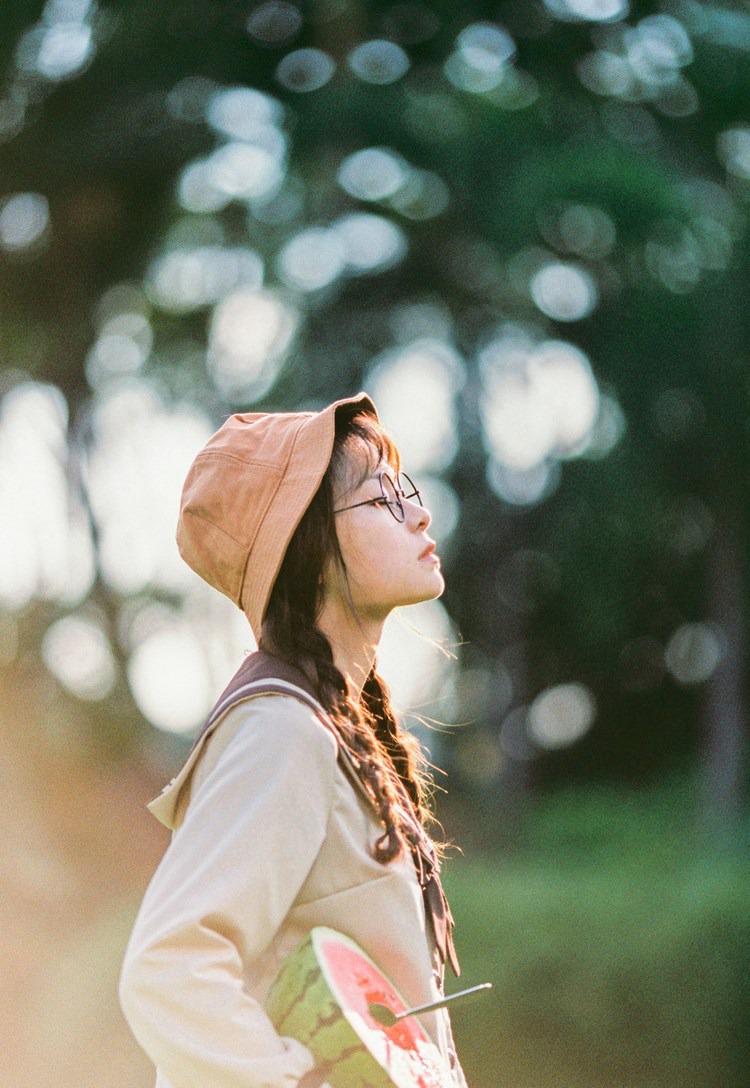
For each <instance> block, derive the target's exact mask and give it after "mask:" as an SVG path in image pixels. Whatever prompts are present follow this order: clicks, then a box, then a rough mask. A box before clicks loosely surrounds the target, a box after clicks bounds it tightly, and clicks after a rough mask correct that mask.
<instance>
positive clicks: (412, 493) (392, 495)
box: [380, 472, 422, 521]
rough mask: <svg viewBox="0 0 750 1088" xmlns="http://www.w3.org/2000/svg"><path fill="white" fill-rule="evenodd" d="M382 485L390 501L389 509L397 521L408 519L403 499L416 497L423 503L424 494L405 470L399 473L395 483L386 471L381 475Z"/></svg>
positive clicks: (384, 493)
mask: <svg viewBox="0 0 750 1088" xmlns="http://www.w3.org/2000/svg"><path fill="white" fill-rule="evenodd" d="M380 486H381V487H382V489H383V496H384V498H385V500H386V502H387V503H388V509H389V510H390V512H391V513H392V514H393V516H394V518H395V519H396V521H404V520H405V519H406V514H405V513H404V504H403V501H402V500H403V499H416V501H417V502H418V503H419V505H420V506H421V505H422V496H421V495H420V494H419V491H418V490H417V488H416V487H415V486H414V483H413V481H412V480H411V479H410V478H409V477H408V476H407V475H406V473H405V472H401V473H399V475H398V476H397V477H396V480H395V483H394V481H393V480H392V479H391V477H390V476H389V475H388V474H387V473H385V472H384V473H383V475H382V476H381V477H380Z"/></svg>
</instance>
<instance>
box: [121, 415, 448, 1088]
mask: <svg viewBox="0 0 750 1088" xmlns="http://www.w3.org/2000/svg"><path fill="white" fill-rule="evenodd" d="M429 525H430V515H429V513H428V512H427V510H426V509H425V508H424V507H423V506H422V502H421V498H420V494H419V492H418V490H417V489H416V487H415V486H414V484H412V482H411V481H410V480H409V478H408V477H407V476H406V475H405V474H402V473H400V464H399V458H398V453H397V450H396V448H395V447H394V445H393V443H392V441H391V440H390V438H389V437H388V435H387V434H386V433H385V431H384V430H383V429H382V427H381V425H380V423H379V421H378V417H377V412H376V410H375V407H374V405H373V404H372V402H371V401H370V400H369V398H368V397H366V396H365V395H364V394H360V395H359V396H356V397H351V398H348V399H346V400H341V401H337V402H336V403H335V404H332V405H330V406H329V407H328V408H326V409H325V410H324V411H322V412H317V413H273V414H260V413H254V414H244V415H237V416H232V417H231V418H230V419H229V420H227V422H226V423H225V424H224V426H223V427H222V428H221V429H220V430H219V431H218V432H217V433H216V434H215V435H214V436H213V438H212V439H211V440H210V441H209V443H208V445H207V446H206V447H205V449H204V450H202V451H201V453H199V454H198V456H197V458H196V460H195V462H194V463H193V466H192V468H191V470H190V473H189V475H188V478H187V480H186V483H185V488H184V491H183V496H182V505H181V510H180V520H179V525H178V533H177V537H178V544H179V547H180V551H181V554H182V556H183V558H184V559H185V560H186V561H187V562H188V563H189V564H190V566H191V567H192V568H193V569H194V570H195V571H196V572H197V573H198V574H200V575H201V576H202V577H203V578H205V579H206V581H208V582H209V583H210V584H211V585H213V586H214V587H215V588H217V589H219V590H221V592H223V593H226V594H227V595H228V596H229V597H231V598H232V599H233V600H234V601H235V603H237V604H238V605H239V606H240V607H241V608H242V609H243V610H244V612H245V613H246V615H247V617H248V620H249V621H250V624H251V627H252V629H253V631H254V633H255V636H256V638H257V641H258V646H259V651H258V652H257V653H254V654H251V655H249V656H248V658H247V659H246V660H245V662H243V665H242V666H241V668H240V670H239V671H238V673H237V674H236V676H235V678H234V679H233V681H232V682H231V683H230V685H229V687H228V688H227V690H226V691H225V693H224V695H223V696H222V698H221V699H220V700H219V702H218V703H217V705H216V707H215V708H214V711H213V713H212V715H211V716H210V718H209V720H208V723H207V725H206V726H205V727H204V729H203V731H202V733H201V734H200V736H199V738H198V740H197V741H196V743H195V744H194V746H193V749H192V750H191V753H190V755H189V757H188V759H187V762H186V764H185V765H184V767H183V768H182V770H181V771H180V773H179V775H177V777H176V778H174V779H173V780H172V782H171V783H170V784H169V785H168V786H167V787H166V788H165V790H163V791H162V794H161V796H160V797H159V798H157V799H156V801H154V802H152V803H151V805H150V806H149V807H150V808H151V809H152V811H153V812H154V813H155V815H157V817H158V818H159V819H161V820H162V821H163V822H164V823H165V824H167V826H168V827H170V828H172V830H173V837H172V842H171V844H170V846H169V848H168V849H167V851H166V853H165V855H164V858H163V860H162V862H161V864H160V866H159V868H158V869H157V872H156V874H155V876H154V878H153V880H152V882H151V884H150V886H149V888H148V890H147V892H146V895H145V898H144V900H143V904H142V906H141V909H140V912H139V915H138V918H137V920H136V923H135V928H134V930H133V934H132V936H131V939H130V943H129V946H128V950H127V953H126V957H125V963H124V966H123V971H122V979H121V987H120V994H121V1001H122V1005H123V1009H124V1011H125V1014H126V1017H127V1019H128V1021H129V1023H130V1025H131V1028H132V1030H133V1032H134V1034H135V1036H136V1038H137V1039H138V1041H139V1042H140V1043H141V1045H142V1046H143V1048H144V1049H145V1050H146V1052H147V1053H148V1054H149V1056H150V1057H151V1059H152V1060H153V1062H154V1063H155V1065H156V1067H157V1073H158V1076H157V1088H298V1086H299V1088H313V1086H318V1085H321V1084H324V1082H325V1077H326V1070H325V1069H320V1068H318V1069H316V1068H315V1060H314V1058H313V1056H312V1054H311V1052H310V1051H309V1050H308V1049H307V1047H305V1046H303V1045H302V1044H301V1043H299V1042H297V1041H295V1040H293V1039H290V1038H285V1037H282V1036H280V1035H279V1034H278V1033H277V1032H276V1031H275V1029H274V1027H273V1025H272V1024H271V1021H270V1020H269V1018H268V1017H267V1015H266V1013H265V1012H264V1007H263V1005H264V999H265V997H266V995H267V993H268V990H269V987H270V986H271V984H272V982H273V980H274V978H275V977H276V975H277V973H278V971H279V969H280V967H281V965H282V964H283V962H284V960H285V958H286V957H287V956H288V955H289V953H290V952H291V951H292V950H293V949H294V948H295V947H296V946H297V945H298V944H299V942H300V941H301V940H303V938H304V937H305V936H306V934H307V933H309V931H310V930H311V929H312V928H313V927H314V926H319V925H324V926H330V927H331V928H333V929H335V930H339V931H340V932H343V933H345V934H347V935H348V936H349V937H351V938H352V939H354V940H355V941H356V942H357V943H358V944H359V945H360V946H361V947H362V948H363V950H364V951H365V952H366V953H367V954H368V955H369V956H370V957H371V958H372V959H373V960H374V961H375V962H376V963H377V964H378V966H379V967H380V968H381V970H382V971H384V972H385V974H386V975H387V976H388V977H389V978H390V979H391V981H392V982H393V984H394V985H395V987H396V989H397V990H399V991H400V992H401V994H402V996H403V997H404V999H405V1000H406V1002H407V1003H408V1004H409V1005H411V1006H416V1005H421V1004H425V1003H427V1002H429V1001H433V1000H435V999H437V998H438V997H439V996H440V995H441V993H442V985H443V975H444V967H445V963H446V960H447V961H448V962H450V963H451V965H452V966H453V968H454V970H455V971H456V972H457V970H458V969H457V964H456V960H455V953H454V951H453V943H452V938H451V928H452V919H451V916H450V911H449V910H448V907H447V903H446V902H445V897H444V896H443V893H442V889H441V886H440V880H439V876H438V871H437V863H436V860H435V854H434V850H433V848H432V844H431V842H430V840H429V838H428V836H427V834H426V832H425V830H424V821H425V818H426V811H425V776H424V771H423V763H422V760H421V753H420V751H419V747H418V744H417V743H416V741H415V740H414V739H413V738H411V737H409V736H408V735H407V734H405V733H404V732H402V731H401V730H400V728H399V726H398V723H397V721H396V718H395V716H394V714H393V711H392V709H391V705H390V701H389V697H388V691H387V688H386V686H385V685H384V683H383V681H382V680H381V679H380V677H379V676H378V674H377V672H376V652H377V647H378V643H379V640H380V637H381V634H382V630H383V624H384V623H385V620H386V618H387V617H388V615H389V613H390V612H391V611H392V610H393V609H394V608H396V607H398V606H401V605H408V604H414V603H417V602H419V601H426V600H431V599H433V598H435V597H438V596H439V595H440V594H441V593H442V591H443V576H442V574H441V570H440V562H439V560H438V558H437V556H436V554H435V545H434V543H433V541H432V540H431V539H430V537H429V535H428V529H429ZM421 1021H422V1024H423V1026H424V1027H425V1029H426V1030H427V1032H428V1033H429V1035H430V1036H431V1038H432V1040H433V1041H434V1043H435V1044H436V1045H437V1047H438V1048H439V1049H440V1051H441V1052H442V1056H443V1058H444V1061H445V1065H446V1070H447V1071H448V1072H447V1076H446V1088H453V1086H456V1088H460V1086H462V1085H464V1084H465V1081H464V1078H463V1074H462V1072H461V1069H460V1066H459V1064H458V1062H457V1060H456V1057H455V1054H454V1052H453V1044H452V1040H451V1033H450V1024H449V1020H448V1014H447V1012H446V1011H445V1010H444V1009H442V1010H439V1011H437V1012H434V1013H432V1014H425V1015H424V1016H423V1017H422V1018H421ZM347 1088H348V1086H347ZM351 1088H358V1086H357V1085H352V1086H351Z"/></svg>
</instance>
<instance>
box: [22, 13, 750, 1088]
mask: <svg viewBox="0 0 750 1088" xmlns="http://www.w3.org/2000/svg"><path fill="white" fill-rule="evenodd" d="M0 31H1V33H0V66H1V70H2V82H1V83H0V366H1V370H0V730H1V737H0V740H1V744H0V767H1V768H2V799H1V800H0V820H1V823H0V827H1V828H2V838H1V839H0V887H1V888H2V895H1V898H0V923H1V924H0V948H2V965H3V967H2V972H1V973H0V1010H1V1011H2V1017H3V1023H4V1025H5V1030H4V1040H5V1042H4V1045H3V1051H4V1053H3V1057H2V1058H1V1059H0V1062H2V1063H3V1064H4V1065H5V1066H6V1074H5V1077H4V1081H5V1083H7V1084H10V1085H13V1086H17V1088H27V1086H28V1088H31V1086H32V1085H33V1086H34V1088H74V1086H75V1088H95V1086H96V1088H146V1086H150V1084H151V1083H152V1073H151V1069H150V1066H149V1063H148V1061H147V1060H146V1059H145V1058H144V1057H143V1055H141V1053H140V1052H139V1050H138V1049H137V1047H136V1045H135V1043H134V1042H133V1041H132V1040H131V1039H130V1036H129V1033H128V1031H127V1028H126V1026H125V1024H124V1022H123V1020H122V1018H121V1016H120V1014H119V1011H118V1008H117V1002H116V997H115V986H116V978H117V973H118V968H119V962H120V958H121V956H122V951H123V947H124V942H125V940H126V938H127V934H128V931H129V926H130V925H131V923H132V919H133V916H134V913H135V910H136V908H137V905H138V902H139V899H140V896H141V894H142V892H143V889H144V887H145V884H146V882H147V880H148V878H149V875H150V873H151V872H152V871H153V868H154V867H155V865H156V863H157V861H158V858H159V856H160V855H161V852H162V851H163V849H164V846H165V845H166V832H164V829H163V828H161V827H160V826H159V825H158V824H157V823H156V821H155V820H154V819H153V818H152V817H150V816H149V815H148V813H146V811H145V809H144V803H145V802H146V800H148V799H149V798H150V797H152V796H153V795H154V794H155V793H157V792H158V791H159V789H160V788H161V786H162V785H163V783H164V782H165V781H166V780H167V779H168V778H169V777H171V775H172V774H173V773H174V772H175V770H176V769H177V767H178V766H179V764H180V762H181V759H182V758H183V756H184V754H185V752H186V750H187V747H188V745H189V743H190V737H191V734H192V732H193V731H194V730H195V729H196V728H197V727H198V726H199V725H200V722H201V720H202V718H203V716H204V715H205V714H206V712H207V710H208V709H209V708H210V706H211V705H212V703H213V700H214V698H215V697H216V695H217V694H218V693H219V692H220V690H221V689H222V688H223V686H224V684H225V682H226V680H227V679H228V677H229V676H230V675H231V673H232V672H233V671H234V669H235V668H236V667H237V665H238V664H239V662H240V661H241V659H242V655H243V653H244V652H245V651H247V650H248V649H251V648H252V643H251V639H250V632H249V629H248V628H247V625H246V623H245V621H244V619H243V617H242V616H241V614H240V613H239V611H237V610H235V609H234V608H233V606H232V605H231V604H229V603H228V602H227V601H224V600H223V599H221V598H220V597H219V595H218V594H216V593H214V591H212V590H208V589H207V588H206V587H203V586H202V585H201V584H199V582H198V581H197V579H195V578H194V577H193V576H192V575H191V573H190V572H189V571H188V569H187V568H186V567H184V566H183V565H182V564H181V563H180V561H179V559H178V556H177V552H176V548H175V546H174V543H173V533H174V524H175V519H176V510H177V503H178V496H179V489H180V486H181V483H182V479H183V477H184V474H185V472H186V470H187V467H188V465H189V463H190V461H191V460H192V457H193V456H194V454H195V453H196V452H197V450H198V449H199V448H200V447H201V446H202V444H203V443H204V442H205V440H206V439H207V438H208V436H209V435H210V434H211V433H212V432H213V431H214V430H215V429H216V428H217V427H218V426H219V424H220V423H221V422H222V421H223V419H224V418H225V417H226V416H227V415H228V414H229V413H231V412H233V411H241V410H256V409H259V410H265V409H271V410H276V409H302V408H317V407H320V406H322V405H324V404H326V403H328V402H330V401H331V400H333V399H335V398H337V397H340V396H344V395H348V394H351V393H354V392H356V391H358V390H359V389H360V388H364V389H365V390H367V391H368V392H369V393H370V394H372V395H373V397H374V398H375V399H376V402H377V403H378V405H379V408H380V410H381V414H382V417H383V419H384V421H385V422H386V424H387V425H388V426H389V428H390V429H391V430H392V432H393V433H394V435H395V437H396V439H397V441H398V442H399V443H400V446H401V449H402V453H403V459H404V465H405V468H406V469H407V471H408V472H409V473H411V474H412V475H413V476H414V477H415V478H416V479H417V481H418V482H419V483H420V484H421V485H422V486H423V489H424V493H425V496H426V500H427V503H428V505H429V506H430V507H431V509H432V511H433V515H434V530H435V535H436V536H437V538H438V540H439V542H440V551H441V554H442V556H443V559H444V566H445V569H446V574H447V580H448V589H447V592H446V594H445V596H444V598H443V599H442V601H441V602H439V603H433V604H429V605H425V606H420V607H418V608H416V609H412V610H409V611H407V612H405V613H404V614H403V615H402V616H397V617H394V619H393V621H392V622H391V623H390V625H389V629H388V632H387V637H386V640H385V644H384V647H383V652H382V660H381V664H382V668H383V671H384V672H385V674H386V675H387V676H388V677H389V679H390V680H391V682H392V685H393V689H394V692H395V695H396V698H397V701H398V703H399V704H400V705H401V706H402V707H403V708H404V710H405V711H406V712H407V715H408V718H409V720H410V722H411V724H412V725H413V727H414V728H415V729H417V730H418V731H419V732H420V735H421V736H422V738H423V739H424V740H425V743H426V744H427V745H428V747H429V749H430V752H431V754H432V758H433V760H434V761H435V762H436V763H437V764H438V765H439V766H440V767H442V768H444V770H445V771H446V772H447V773H446V776H443V775H438V785H439V786H440V787H442V788H445V789H447V791H448V792H447V793H445V794H443V793H439V794H438V798H437V808H438V814H439V816H440V818H441V820H442V822H443V825H444V827H445V832H446V836H447V837H448V838H449V839H452V840H455V841H456V842H457V843H459V844H461V846H462V847H463V853H462V854H461V853H458V852H455V851H454V852H453V853H452V854H451V855H450V858H449V860H448V861H447V863H446V882H447V884H448V886H449V891H450V893H451V896H452V902H453V907H454V913H455V914H456V916H457V918H458V923H459V925H458V944H459V950H460V951H461V953H462V959H463V963H464V974H463V979H464V980H465V984H466V985H470V984H473V983H475V982H480V981H484V980H485V979H490V980H491V981H492V982H493V983H494V989H493V991H492V994H491V996H489V997H486V998H485V999H483V1003H477V1004H476V1005H474V1006H471V1007H470V1009H469V1011H468V1012H467V1011H463V1010H461V1009H460V1008H457V1009H456V1012H455V1014H454V1022H455V1029H456V1035H457V1039H458V1043H459V1050H460V1052H461V1054H462V1056H463V1059H464V1064H465V1067H466V1072H467V1076H468V1079H469V1083H470V1085H471V1088H504V1086H506V1085H507V1086H508V1088H511V1086H512V1088H563V1086H565V1088H568V1086H571V1088H572V1086H575V1088H677V1086H679V1088H709V1086H711V1088H713V1086H715V1085H717V1084H721V1085H723V1086H724V1088H730V1086H731V1088H734V1086H737V1088H740V1086H744V1085H746V1084H747V1075H748V1074H747V1070H748V1068H750V1043H749V1042H748V1040H750V1031H749V1030H748V1027H749V1026H750V988H749V986H748V978H749V977H750V877H749V875H748V867H747V860H746V858H747V847H748V840H749V838H750V835H749V834H748V832H749V829H750V821H749V820H748V806H747V789H746V787H747V765H746V745H747V695H748V690H747V661H748V638H747V620H748V600H747V570H748V560H749V558H750V554H749V552H748V533H747V528H748V481H749V476H748V468H747V466H748V424H749V422H750V396H749V394H750V369H749V367H748V363H749V362H750V359H749V358H748V331H749V325H750V309H749V307H748V300H747V288H748V283H750V223H749V222H748V209H749V208H750V5H748V3H746V2H732V0H725V2H722V3H695V2H693V0H674V2H670V0H665V2H663V3H655V4H651V3H630V4H629V3H628V2H627V0H544V2H541V0H499V2H493V3H483V2H473V0H467V2H461V3H460V4H456V3H453V2H451V0H402V2H394V3H391V2H386V0H378V2H366V0H295V2H290V0H260V2H258V0H162V2H161V3H154V2H146V0H99V2H96V0H48V2H47V3H41V2H32V0H13V3H5V4H3V5H2V7H0Z"/></svg>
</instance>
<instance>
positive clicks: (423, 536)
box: [326, 451, 445, 622]
mask: <svg viewBox="0 0 750 1088" xmlns="http://www.w3.org/2000/svg"><path fill="white" fill-rule="evenodd" d="M348 459H349V462H350V463H349V466H348V469H349V471H348V472H347V473H346V475H347V476H348V479H347V480H342V481H340V482H339V483H338V486H336V485H335V486H334V509H336V510H339V513H337V514H336V530H337V534H338V539H339V546H340V549H341V555H342V558H343V560H344V566H345V570H346V579H347V582H348V594H345V599H346V600H347V601H348V602H349V603H351V604H353V605H354V608H355V611H356V613H357V615H358V616H359V617H360V619H362V620H368V619H369V620H375V621H379V622H380V621H382V620H384V619H385V618H386V617H387V616H388V614H389V613H390V612H391V611H392V610H393V609H394V608H398V607H399V606H401V605H407V604H418V603H419V602H420V601H430V600H433V599H434V598H436V597H439V596H440V594H441V593H442V592H443V589H444V588H445V582H444V580H443V575H442V572H441V569H440V560H439V558H438V557H437V554H436V553H435V544H434V541H433V540H432V539H431V537H430V536H428V533H427V530H428V528H429V525H430V520H431V519H430V513H429V511H428V510H426V509H425V507H423V506H420V505H419V503H418V502H417V501H416V498H413V499H407V498H405V497H402V498H401V505H402V508H403V518H404V520H403V521H399V520H397V517H396V516H394V512H395V514H396V515H397V516H398V517H400V516H401V512H400V511H399V510H398V507H397V506H395V505H393V506H392V508H389V504H388V502H387V501H386V499H385V498H384V492H385V495H386V497H389V496H390V497H391V501H392V499H393V497H394V496H395V494H398V492H399V491H400V490H402V489H401V488H400V483H399V478H398V475H397V473H396V472H395V470H394V468H393V466H392V465H388V464H384V463H374V462H375V458H374V457H372V456H371V455H369V456H368V464H367V465H363V463H362V454H359V455H357V454H356V453H354V452H353V451H352V452H350V453H349V454H348ZM352 460H353V461H354V463H351V462H352ZM342 475H343V474H342ZM381 475H382V476H383V479H382V480H381ZM409 490H410V489H408V488H407V489H406V493H407V494H408V493H409ZM360 503H361V504H362V505H358V504H360ZM342 507H353V509H345V510H343V509H342ZM327 582H328V583H329V584H328V585H327V587H326V589H327V592H329V593H330V592H332V593H337V592H342V591H345V590H346V588H347V587H345V586H341V585H340V584H336V583H340V582H341V577H340V575H339V576H338V578H337V577H336V574H335V573H333V576H332V577H330V576H329V577H328V578H327Z"/></svg>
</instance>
